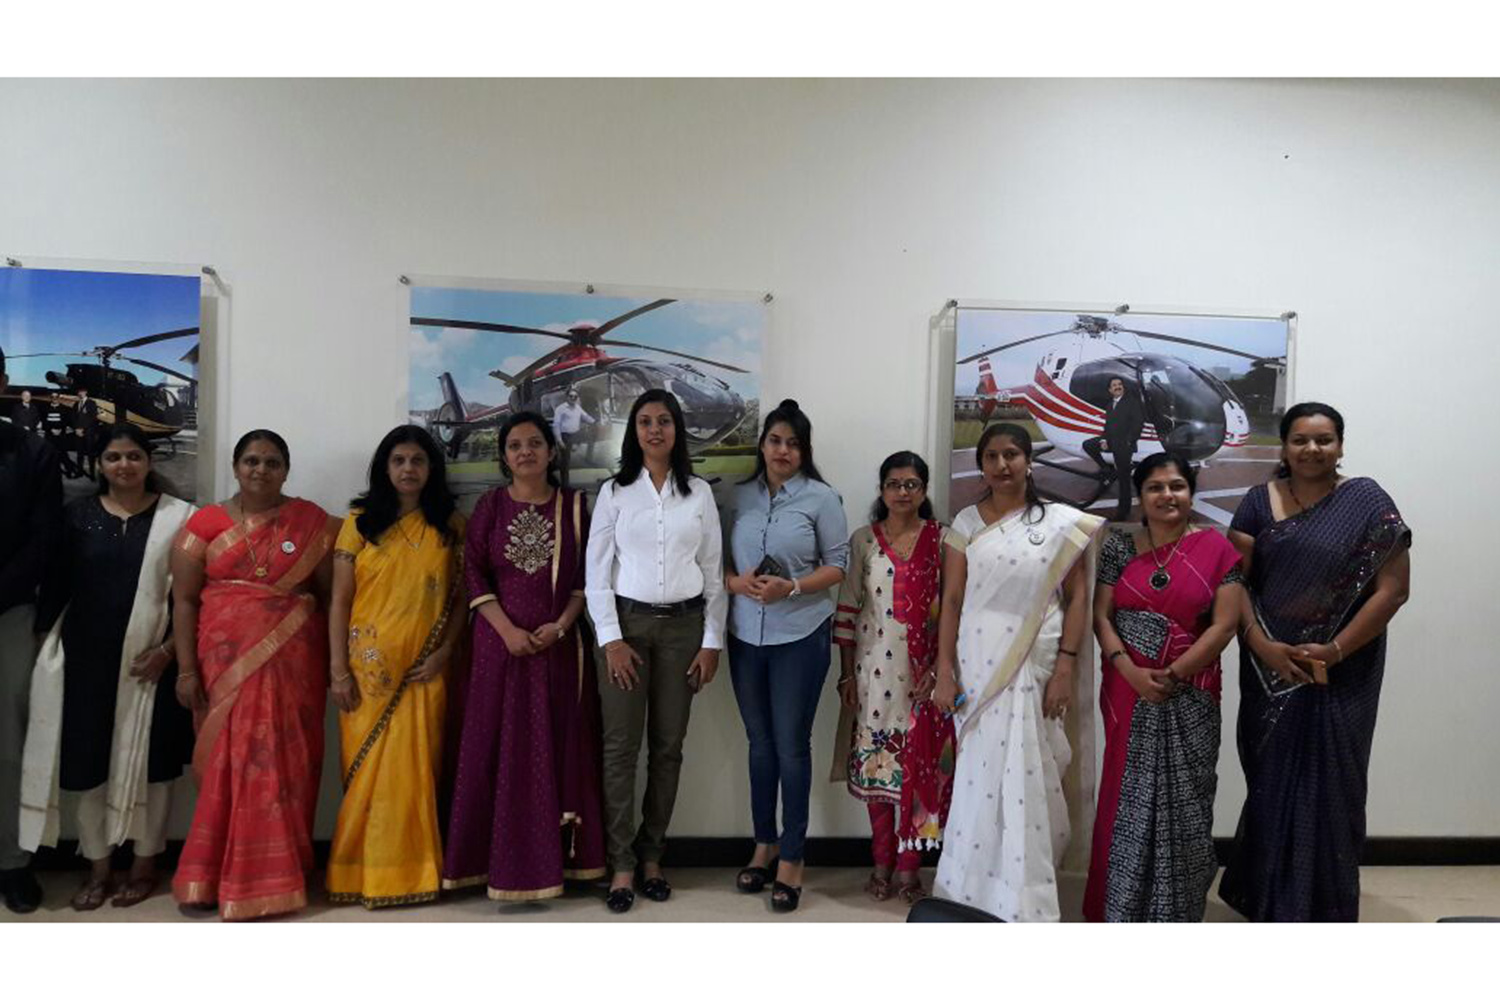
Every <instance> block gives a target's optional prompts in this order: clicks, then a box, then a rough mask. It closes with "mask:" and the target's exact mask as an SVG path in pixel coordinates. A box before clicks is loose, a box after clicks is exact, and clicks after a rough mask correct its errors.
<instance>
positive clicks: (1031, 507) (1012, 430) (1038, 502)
mask: <svg viewBox="0 0 1500 1000" xmlns="http://www.w3.org/2000/svg"><path fill="white" fill-rule="evenodd" d="M997 437H1008V438H1010V439H1011V440H1012V441H1014V442H1015V444H1016V447H1017V448H1020V449H1021V453H1022V454H1024V455H1025V456H1026V462H1027V464H1028V465H1029V464H1030V463H1031V434H1030V433H1028V432H1027V430H1026V428H1024V427H1022V426H1021V425H1020V424H1012V423H1006V422H1004V421H1002V422H1001V423H998V424H990V425H989V426H988V427H986V428H985V429H984V433H982V434H980V435H979V443H978V444H976V445H975V446H974V465H975V467H976V468H979V469H983V468H984V450H985V448H987V447H989V443H990V442H991V441H992V440H994V439H995V438H997ZM990 493H991V490H990V488H989V487H988V486H986V487H985V490H984V495H985V496H989V495H990ZM980 499H981V500H983V499H984V497H980ZM1046 506H1047V504H1046V502H1045V501H1043V500H1042V497H1041V494H1039V493H1037V491H1036V483H1035V482H1033V481H1032V478H1031V474H1030V470H1029V469H1028V470H1027V475H1026V513H1025V514H1023V515H1022V520H1024V521H1025V522H1026V523H1027V524H1035V523H1036V520H1038V519H1040V516H1041V515H1042V514H1045V513H1046V510H1045V508H1046ZM1033 511H1035V512H1036V514H1037V518H1033V517H1032V512H1033Z"/></svg>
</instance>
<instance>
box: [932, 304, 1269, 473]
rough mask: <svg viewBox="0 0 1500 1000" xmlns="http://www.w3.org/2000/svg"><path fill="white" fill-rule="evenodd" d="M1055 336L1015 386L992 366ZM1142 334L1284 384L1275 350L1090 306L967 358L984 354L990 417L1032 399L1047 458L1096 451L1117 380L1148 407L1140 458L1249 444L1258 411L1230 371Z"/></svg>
mask: <svg viewBox="0 0 1500 1000" xmlns="http://www.w3.org/2000/svg"><path fill="white" fill-rule="evenodd" d="M1054 337H1060V338H1067V339H1066V340H1065V341H1063V343H1062V344H1061V345H1060V346H1054V347H1052V348H1051V349H1050V350H1048V351H1046V353H1044V354H1043V355H1042V356H1041V357H1040V358H1039V359H1038V360H1037V362H1036V366H1035V368H1034V369H1033V371H1032V375H1031V379H1030V381H1028V382H1026V383H1025V384H1022V385H1018V386H1012V387H1010V388H1006V389H1002V388H1000V387H999V385H998V384H997V383H996V380H995V375H994V371H993V370H992V369H991V367H990V361H989V358H990V356H991V355H993V354H997V353H999V352H1000V351H1005V350H1009V349H1011V348H1013V347H1018V346H1020V345H1022V344H1029V343H1033V342H1037V341H1043V340H1048V339H1050V338H1054ZM1126 337H1132V338H1135V342H1134V344H1133V345H1130V346H1127V345H1126V344H1122V343H1121V341H1122V340H1124V339H1125V338H1126ZM1141 338H1146V339H1150V340H1160V341H1166V342H1169V343H1175V344H1186V345H1189V346H1192V347H1198V348H1203V349H1205V350H1211V351H1218V352H1221V353H1224V354H1229V355H1233V356H1235V357H1240V358H1248V359H1249V360H1250V361H1251V363H1252V364H1251V367H1252V369H1257V370H1267V371H1268V372H1269V373H1271V374H1272V375H1273V377H1274V379H1275V381H1276V383H1277V385H1276V388H1277V389H1278V390H1279V382H1280V379H1281V378H1282V377H1283V376H1284V374H1285V371H1286V358H1285V357H1266V356H1262V355H1258V354H1251V353H1248V352H1246V351H1238V350H1235V349H1234V348H1231V347H1223V346H1221V345H1219V344H1211V343H1207V342H1205V341H1201V340H1191V339H1189V338H1186V337H1174V336H1170V335H1168V334H1164V333H1152V332H1150V331H1147V330H1135V329H1130V328H1127V327H1124V326H1121V325H1120V324H1119V323H1117V322H1115V321H1114V320H1113V319H1111V318H1109V317H1107V316H1092V315H1085V314H1079V315H1078V316H1077V318H1076V320H1075V321H1074V322H1073V324H1072V325H1071V326H1069V327H1068V328H1067V329H1065V330H1054V331H1053V332H1051V333H1042V334H1037V335H1036V336H1032V337H1024V338H1022V339H1020V340H1013V341H1010V342H1009V343H1005V344H999V345H997V346H995V347H987V348H985V349H984V350H982V351H979V352H977V353H975V354H971V355H969V356H968V357H966V358H960V359H959V360H958V364H960V365H965V364H969V363H971V362H974V361H978V362H979V384H978V386H977V387H976V390H975V393H974V397H973V399H974V400H975V401H976V402H977V404H978V409H979V413H980V416H981V417H982V418H983V419H986V420H988V418H989V416H990V414H992V413H993V412H994V410H995V407H996V406H999V405H1002V404H1019V405H1022V406H1025V407H1026V411H1027V413H1029V414H1030V416H1031V417H1032V419H1033V420H1035V421H1036V424H1037V426H1038V427H1039V428H1040V429H1041V432H1042V434H1043V435H1044V436H1045V437H1046V439H1047V442H1048V443H1047V446H1046V447H1044V448H1041V449H1038V451H1037V455H1038V456H1040V455H1044V454H1046V452H1047V451H1050V450H1053V449H1056V450H1057V451H1060V452H1062V453H1064V454H1067V455H1072V456H1075V457H1086V453H1085V452H1084V450H1083V443H1084V442H1085V441H1087V440H1088V439H1090V438H1094V437H1099V436H1101V435H1102V434H1103V433H1104V415H1105V409H1106V407H1107V406H1108V405H1109V398H1110V397H1109V383H1110V380H1112V379H1115V378H1120V379H1123V380H1124V381H1125V389H1126V391H1127V392H1134V393H1135V394H1136V395H1137V396H1138V397H1139V398H1140V399H1141V401H1142V402H1143V403H1144V406H1145V412H1146V425H1145V428H1144V429H1143V431H1142V433H1141V439H1140V443H1139V444H1138V446H1137V448H1136V452H1135V458H1136V459H1137V460H1139V459H1140V458H1142V457H1144V456H1146V455H1149V454H1151V453H1152V452H1157V451H1162V450H1164V448H1170V449H1171V450H1173V451H1176V452H1179V453H1181V454H1183V455H1185V456H1187V458H1188V459H1189V460H1190V461H1192V462H1194V463H1202V462H1206V461H1207V460H1208V459H1210V458H1212V457H1213V456H1214V455H1217V454H1218V453H1219V452H1220V451H1221V450H1222V449H1224V448H1239V447H1242V446H1243V445H1244V444H1245V442H1246V440H1247V439H1248V438H1249V435H1250V419H1249V417H1248V415H1247V414H1246V412H1245V405H1244V403H1242V402H1241V401H1240V399H1239V397H1238V396H1236V395H1235V393H1234V390H1232V389H1230V388H1229V386H1227V385H1225V384H1224V382H1223V380H1222V379H1219V378H1218V377H1217V376H1215V375H1213V374H1212V373H1210V372H1207V371H1204V370H1203V369H1202V368H1199V367H1198V366H1196V365H1193V364H1191V363H1190V362H1187V361H1184V360H1183V359H1182V358H1179V357H1175V356H1173V355H1169V354H1160V353H1155V352H1150V351H1146V350H1145V349H1144V348H1143V346H1142V344H1141V342H1140V341H1141ZM1131 346H1133V347H1134V349H1133V350H1132V349H1130V348H1131ZM1276 395H1278V396H1279V392H1277V393H1276ZM1037 460H1038V461H1041V462H1042V464H1044V465H1048V466H1051V467H1053V468H1057V469H1060V470H1062V471H1065V472H1069V473H1072V474H1074V475H1079V476H1083V477H1085V478H1089V479H1094V480H1096V481H1097V482H1098V483H1099V484H1100V490H1101V491H1102V490H1103V489H1104V488H1105V487H1106V486H1107V485H1108V483H1109V482H1111V481H1112V479H1113V474H1112V472H1106V471H1104V470H1097V471H1089V472H1082V471H1079V470H1078V469H1076V468H1073V467H1070V466H1066V465H1060V464H1057V463H1055V462H1048V461H1046V460H1045V459H1041V458H1040V457H1038V459H1037Z"/></svg>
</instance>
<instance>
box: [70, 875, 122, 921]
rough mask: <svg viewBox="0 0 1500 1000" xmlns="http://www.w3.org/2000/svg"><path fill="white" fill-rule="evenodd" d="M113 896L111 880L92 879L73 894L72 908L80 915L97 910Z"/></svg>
mask: <svg viewBox="0 0 1500 1000" xmlns="http://www.w3.org/2000/svg"><path fill="white" fill-rule="evenodd" d="M113 894H114V886H113V884H112V881H111V879H109V878H92V877H91V878H90V879H89V880H88V881H87V882H85V883H83V885H82V886H80V887H79V889H78V891H77V892H75V893H74V894H73V900H72V907H73V909H75V910H77V911H78V912H79V913H86V912H88V911H89V910H97V909H99V907H101V906H103V905H104V901H105V900H107V899H109V897H110V896H111V895H113Z"/></svg>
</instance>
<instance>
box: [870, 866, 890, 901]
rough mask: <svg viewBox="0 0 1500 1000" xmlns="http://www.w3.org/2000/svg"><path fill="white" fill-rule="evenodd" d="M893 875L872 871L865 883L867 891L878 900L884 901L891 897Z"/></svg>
mask: <svg viewBox="0 0 1500 1000" xmlns="http://www.w3.org/2000/svg"><path fill="white" fill-rule="evenodd" d="M891 891H892V890H891V877H890V876H889V875H880V874H876V873H874V872H872V873H871V874H870V880H869V881H868V882H866V883H865V892H866V893H867V894H868V895H869V896H870V898H871V899H874V900H875V901H876V902H880V903H884V902H885V901H886V900H887V899H890V898H891Z"/></svg>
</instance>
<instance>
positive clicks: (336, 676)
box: [332, 671, 354, 681]
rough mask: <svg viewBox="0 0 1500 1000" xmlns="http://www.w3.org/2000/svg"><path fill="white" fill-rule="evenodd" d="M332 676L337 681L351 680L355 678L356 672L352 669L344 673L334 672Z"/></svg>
mask: <svg viewBox="0 0 1500 1000" xmlns="http://www.w3.org/2000/svg"><path fill="white" fill-rule="evenodd" d="M332 676H333V679H334V680H335V681H350V680H353V679H354V674H353V672H352V671H351V672H349V673H344V674H334V675H332Z"/></svg>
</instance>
